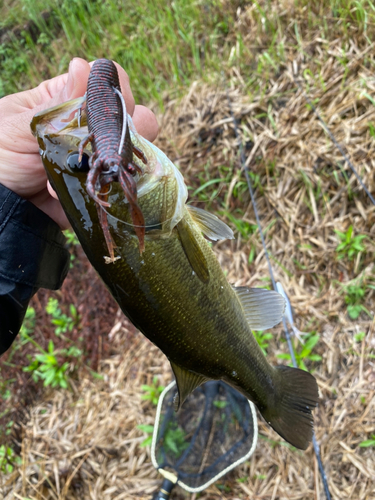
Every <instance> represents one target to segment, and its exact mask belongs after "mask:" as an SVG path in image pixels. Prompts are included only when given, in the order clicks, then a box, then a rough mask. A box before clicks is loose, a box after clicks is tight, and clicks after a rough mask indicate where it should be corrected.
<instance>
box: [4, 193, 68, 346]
mask: <svg viewBox="0 0 375 500" xmlns="http://www.w3.org/2000/svg"><path fill="white" fill-rule="evenodd" d="M64 245H65V238H64V235H63V234H62V232H61V230H60V228H59V226H58V225H57V224H56V223H55V222H54V221H53V220H52V219H50V218H49V217H48V215H46V214H45V213H44V212H42V211H41V210H39V209H38V208H37V207H36V206H35V205H33V204H32V203H30V202H29V201H27V200H24V199H22V198H20V197H19V196H18V195H17V194H15V193H13V192H12V191H10V190H9V189H7V188H6V187H4V186H3V185H1V184H0V355H1V354H3V353H4V352H5V351H6V350H7V349H8V348H9V347H10V345H11V344H12V342H13V340H14V339H15V337H16V335H17V333H18V332H19V329H20V328H21V325H22V321H23V318H24V316H25V312H26V309H27V306H28V303H29V301H30V299H31V297H32V296H33V295H34V293H35V292H36V291H37V290H38V288H48V289H50V290H56V289H57V288H59V287H60V286H61V285H62V282H63V281H64V278H65V276H66V275H67V272H68V270H69V260H70V258H69V252H68V250H67V249H66V248H65V246H64Z"/></svg>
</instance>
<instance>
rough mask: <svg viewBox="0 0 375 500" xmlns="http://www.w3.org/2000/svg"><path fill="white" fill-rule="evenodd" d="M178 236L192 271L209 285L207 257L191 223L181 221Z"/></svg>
mask: <svg viewBox="0 0 375 500" xmlns="http://www.w3.org/2000/svg"><path fill="white" fill-rule="evenodd" d="M177 230H178V235H179V237H180V241H181V244H182V248H183V249H184V252H185V254H186V257H187V258H188V261H189V262H190V265H191V267H192V270H193V271H194V272H195V274H196V275H197V276H198V278H199V279H200V280H201V281H202V282H203V283H208V281H209V279H210V274H209V271H208V266H207V261H206V257H205V256H204V253H203V251H202V249H201V247H200V246H199V243H198V241H197V239H196V238H195V236H194V234H193V233H192V230H191V228H190V226H189V223H188V222H186V221H185V220H184V219H181V220H180V222H179V223H178V224H177Z"/></svg>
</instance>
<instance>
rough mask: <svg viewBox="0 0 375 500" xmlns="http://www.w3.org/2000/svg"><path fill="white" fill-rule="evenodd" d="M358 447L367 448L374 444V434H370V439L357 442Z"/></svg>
mask: <svg viewBox="0 0 375 500" xmlns="http://www.w3.org/2000/svg"><path fill="white" fill-rule="evenodd" d="M359 446H360V448H368V447H369V446H375V434H372V435H371V438H370V439H366V441H362V442H361V443H359Z"/></svg>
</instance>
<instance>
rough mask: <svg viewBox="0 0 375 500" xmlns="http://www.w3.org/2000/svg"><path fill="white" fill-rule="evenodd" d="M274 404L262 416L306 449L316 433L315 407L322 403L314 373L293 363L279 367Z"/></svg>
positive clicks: (277, 430) (279, 431)
mask: <svg viewBox="0 0 375 500" xmlns="http://www.w3.org/2000/svg"><path fill="white" fill-rule="evenodd" d="M276 370H277V372H278V374H277V377H276V380H277V386H276V387H277V392H276V394H275V398H274V404H273V405H272V406H270V407H268V408H266V409H265V410H264V411H263V412H262V415H263V417H264V418H265V419H266V421H267V423H269V424H270V426H271V427H272V428H273V429H274V430H275V431H276V432H277V433H278V434H280V436H281V437H282V438H284V439H285V441H288V442H289V443H290V444H292V445H293V446H295V447H296V448H300V449H301V450H305V449H306V448H307V447H308V445H309V443H310V441H311V440H312V435H313V417H312V414H311V409H313V408H315V407H316V405H317V403H318V385H317V383H316V380H315V377H313V376H312V375H311V374H310V373H308V372H306V371H304V370H300V369H298V368H290V367H289V366H278V367H276Z"/></svg>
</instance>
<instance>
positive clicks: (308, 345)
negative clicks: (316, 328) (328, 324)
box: [277, 332, 322, 371]
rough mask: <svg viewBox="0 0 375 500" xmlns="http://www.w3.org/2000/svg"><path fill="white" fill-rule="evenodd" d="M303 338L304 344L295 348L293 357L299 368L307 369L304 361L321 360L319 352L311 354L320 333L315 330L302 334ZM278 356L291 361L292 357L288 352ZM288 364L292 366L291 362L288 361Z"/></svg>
mask: <svg viewBox="0 0 375 500" xmlns="http://www.w3.org/2000/svg"><path fill="white" fill-rule="evenodd" d="M302 338H303V340H304V342H305V343H304V344H303V345H302V346H301V348H300V350H299V351H298V350H296V349H295V353H294V354H295V357H296V361H297V365H298V367H299V368H301V369H302V370H306V371H308V369H307V367H306V365H305V361H306V360H309V361H321V359H322V357H321V356H320V355H319V354H313V352H312V351H313V349H314V347H315V346H316V344H317V343H318V342H319V338H320V335H319V334H318V333H316V332H311V333H307V334H305V335H303V336H302ZM277 357H278V358H280V359H287V360H289V361H291V359H292V357H291V355H290V354H289V353H282V354H278V355H277ZM289 365H290V366H292V363H291V362H290V363H289Z"/></svg>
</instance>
